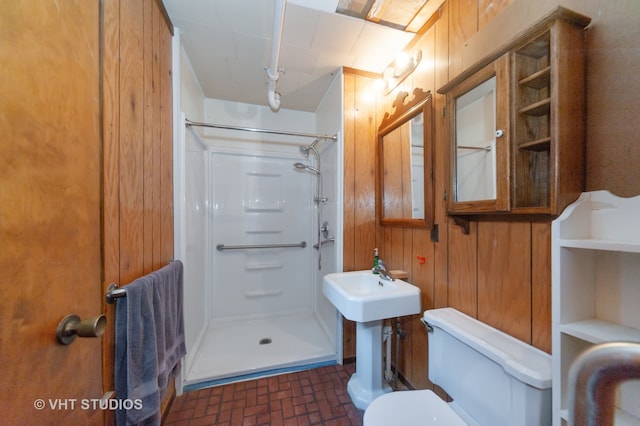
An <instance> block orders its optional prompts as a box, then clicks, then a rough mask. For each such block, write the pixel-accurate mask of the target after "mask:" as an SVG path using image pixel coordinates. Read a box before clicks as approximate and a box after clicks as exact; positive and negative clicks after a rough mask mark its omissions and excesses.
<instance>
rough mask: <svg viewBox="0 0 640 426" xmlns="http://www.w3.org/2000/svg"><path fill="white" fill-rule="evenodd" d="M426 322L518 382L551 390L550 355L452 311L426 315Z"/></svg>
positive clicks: (448, 309) (439, 310) (433, 310)
mask: <svg viewBox="0 0 640 426" xmlns="http://www.w3.org/2000/svg"><path fill="white" fill-rule="evenodd" d="M423 317H424V320H425V321H426V322H427V323H428V324H429V325H431V326H433V327H437V328H440V329H442V330H443V331H445V332H447V333H449V334H451V335H452V336H454V337H456V338H457V339H459V340H461V341H462V342H464V343H465V344H467V345H469V346H471V347H472V348H474V349H475V350H477V351H478V352H480V353H482V354H483V355H485V356H486V357H488V358H490V359H491V360H493V361H494V362H496V363H497V364H499V365H501V366H502V368H504V370H505V371H506V372H507V373H508V374H511V375H512V376H514V377H515V378H517V379H518V380H520V381H522V382H524V383H527V384H529V385H531V386H534V387H536V388H538V389H548V388H551V356H550V355H549V354H547V353H546V352H543V351H541V350H540V349H537V348H535V347H533V346H531V345H528V344H526V343H524V342H522V341H520V340H518V339H516V338H514V337H512V336H509V335H508V334H506V333H503V332H502V331H500V330H496V329H495V328H493V327H491V326H489V325H487V324H484V323H482V322H480V321H478V320H476V319H474V318H472V317H470V316H468V315H466V314H463V313H462V312H460V311H457V310H456V309H453V308H440V309H432V310H428V311H425V312H424V315H423Z"/></svg>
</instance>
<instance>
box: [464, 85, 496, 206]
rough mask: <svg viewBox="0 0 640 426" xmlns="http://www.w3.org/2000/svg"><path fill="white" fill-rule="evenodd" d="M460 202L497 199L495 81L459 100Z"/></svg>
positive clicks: (479, 86)
mask: <svg viewBox="0 0 640 426" xmlns="http://www.w3.org/2000/svg"><path fill="white" fill-rule="evenodd" d="M455 103H456V133H455V135H456V153H455V154H456V155H455V180H454V185H455V195H456V201H457V202H465V201H477V200H493V199H495V198H496V182H497V179H496V107H495V105H496V77H495V76H494V77H492V78H490V79H489V80H487V81H485V82H484V83H482V84H480V85H478V86H476V87H474V88H473V89H471V90H469V91H468V92H466V93H465V94H463V95H462V96H459V97H458V98H456V101H455Z"/></svg>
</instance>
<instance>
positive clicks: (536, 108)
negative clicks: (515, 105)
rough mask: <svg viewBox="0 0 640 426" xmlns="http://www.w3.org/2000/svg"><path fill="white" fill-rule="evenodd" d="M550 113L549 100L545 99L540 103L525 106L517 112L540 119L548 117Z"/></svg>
mask: <svg viewBox="0 0 640 426" xmlns="http://www.w3.org/2000/svg"><path fill="white" fill-rule="evenodd" d="M550 111H551V99H550V98H546V99H543V100H541V101H538V102H535V103H533V104H531V105H527V106H525V107H522V108H520V109H519V110H518V112H519V113H520V114H525V115H532V116H535V117H541V116H543V115H548V114H549V112H550Z"/></svg>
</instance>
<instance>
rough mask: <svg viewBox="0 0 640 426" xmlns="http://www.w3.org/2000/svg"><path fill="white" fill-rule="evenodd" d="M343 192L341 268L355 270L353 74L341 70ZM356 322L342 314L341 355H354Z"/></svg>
mask: <svg viewBox="0 0 640 426" xmlns="http://www.w3.org/2000/svg"><path fill="white" fill-rule="evenodd" d="M343 79H344V83H343V84H344V109H345V111H344V136H343V140H344V148H343V149H344V153H343V155H344V193H343V219H342V220H343V234H342V236H343V249H342V250H343V256H342V268H343V270H344V271H355V252H356V249H355V247H356V246H355V229H356V228H355V207H354V206H355V203H354V200H355V145H356V142H355V134H356V133H355V122H356V111H355V93H356V77H355V76H354V75H351V74H348V73H344V77H343ZM355 334H356V326H355V323H354V322H352V321H348V320H346V319H344V318H343V331H342V355H343V358H345V359H348V358H352V357H355V355H356V340H355Z"/></svg>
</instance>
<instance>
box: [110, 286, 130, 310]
mask: <svg viewBox="0 0 640 426" xmlns="http://www.w3.org/2000/svg"><path fill="white" fill-rule="evenodd" d="M121 297H127V291H126V290H125V289H124V288H119V287H118V284H116V283H112V284H110V285H109V287H107V295H106V297H105V299H106V300H107V303H108V304H109V305H113V304H114V303H116V299H119V298H121Z"/></svg>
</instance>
